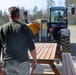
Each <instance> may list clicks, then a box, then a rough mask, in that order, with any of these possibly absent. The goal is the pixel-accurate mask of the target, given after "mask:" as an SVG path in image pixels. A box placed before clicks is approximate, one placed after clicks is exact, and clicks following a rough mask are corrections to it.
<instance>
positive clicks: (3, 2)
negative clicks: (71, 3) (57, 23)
mask: <svg viewBox="0 0 76 75" xmlns="http://www.w3.org/2000/svg"><path fill="white" fill-rule="evenodd" d="M46 1H47V0H0V10H2V11H8V8H9V7H10V6H19V7H25V9H28V10H30V11H31V10H32V9H33V8H34V7H35V6H37V7H38V9H46V7H47V2H46ZM54 1H55V4H56V5H64V1H65V0H54Z"/></svg>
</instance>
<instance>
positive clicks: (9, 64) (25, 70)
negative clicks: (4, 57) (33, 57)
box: [4, 60, 30, 75]
mask: <svg viewBox="0 0 76 75" xmlns="http://www.w3.org/2000/svg"><path fill="white" fill-rule="evenodd" d="M4 71H5V75H30V62H29V61H25V62H22V63H20V62H18V61H15V60H10V61H6V63H5V65H4Z"/></svg>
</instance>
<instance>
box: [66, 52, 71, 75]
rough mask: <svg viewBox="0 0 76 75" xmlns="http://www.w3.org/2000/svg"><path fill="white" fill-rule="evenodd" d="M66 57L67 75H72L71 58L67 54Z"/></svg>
mask: <svg viewBox="0 0 76 75" xmlns="http://www.w3.org/2000/svg"><path fill="white" fill-rule="evenodd" d="M65 57H66V66H67V73H68V74H67V75H72V72H71V66H70V63H69V57H68V54H67V53H65Z"/></svg>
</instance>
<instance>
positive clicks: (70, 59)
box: [68, 53, 76, 75]
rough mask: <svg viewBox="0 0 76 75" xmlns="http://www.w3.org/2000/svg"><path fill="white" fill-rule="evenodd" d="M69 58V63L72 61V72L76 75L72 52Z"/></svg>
mask: <svg viewBox="0 0 76 75" xmlns="http://www.w3.org/2000/svg"><path fill="white" fill-rule="evenodd" d="M68 57H69V58H68V59H69V63H70V66H71V67H70V68H71V72H72V75H76V72H75V68H74V65H73V60H72V56H71V54H70V53H68Z"/></svg>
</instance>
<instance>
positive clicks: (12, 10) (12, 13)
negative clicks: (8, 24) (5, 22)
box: [8, 6, 19, 19]
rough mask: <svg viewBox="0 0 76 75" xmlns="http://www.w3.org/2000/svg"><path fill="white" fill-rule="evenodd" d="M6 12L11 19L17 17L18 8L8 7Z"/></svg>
mask: <svg viewBox="0 0 76 75" xmlns="http://www.w3.org/2000/svg"><path fill="white" fill-rule="evenodd" d="M8 11H9V15H10V16H11V18H12V19H13V18H17V17H19V8H17V7H15V6H13V7H10V8H9V9H8Z"/></svg>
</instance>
